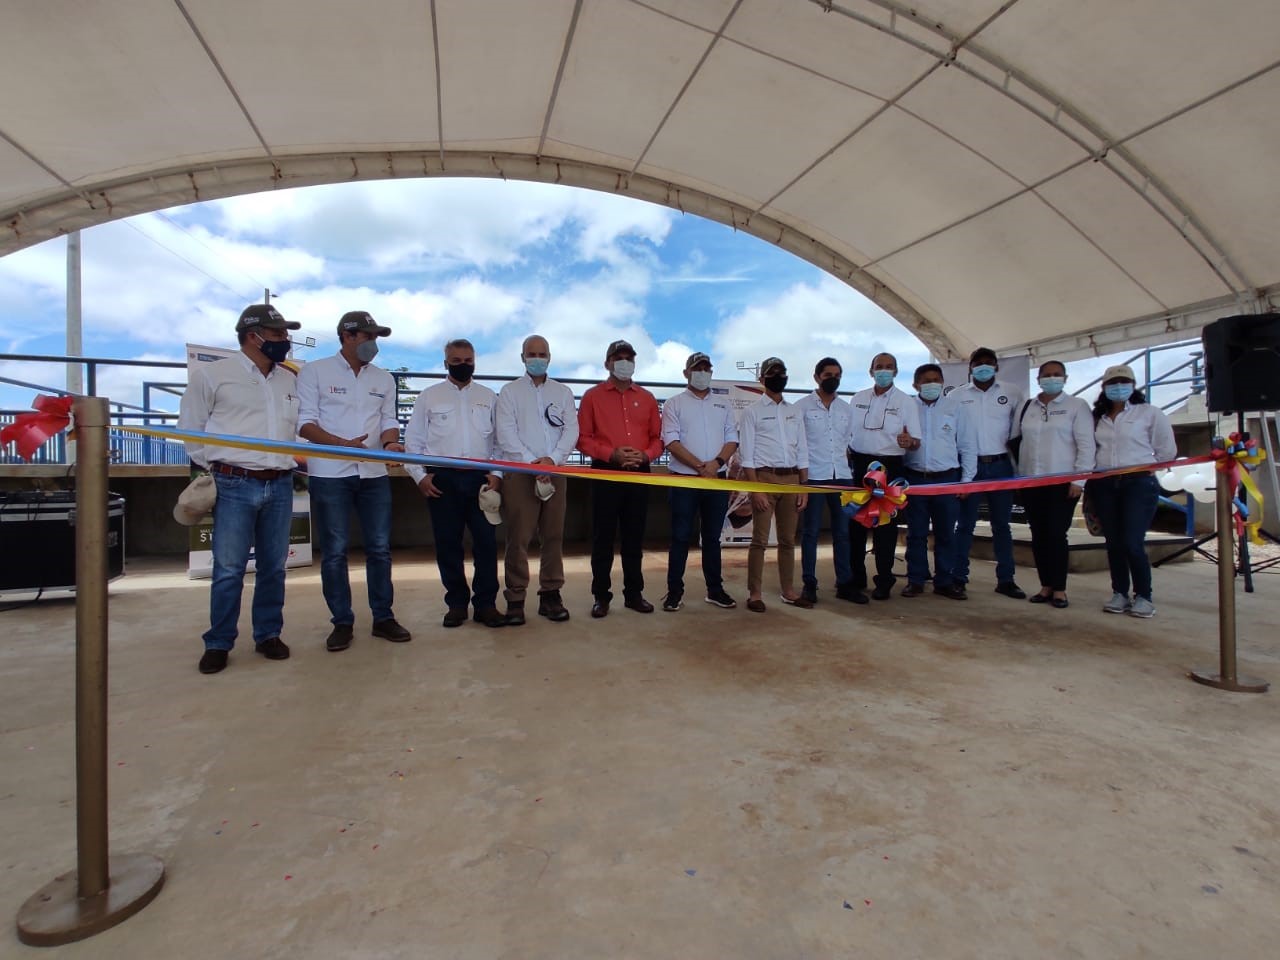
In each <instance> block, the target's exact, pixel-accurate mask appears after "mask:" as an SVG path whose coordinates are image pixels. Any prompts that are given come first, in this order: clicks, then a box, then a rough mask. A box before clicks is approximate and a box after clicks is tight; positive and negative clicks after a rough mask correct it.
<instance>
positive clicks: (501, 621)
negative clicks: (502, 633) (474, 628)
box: [471, 607, 507, 627]
mask: <svg viewBox="0 0 1280 960" xmlns="http://www.w3.org/2000/svg"><path fill="white" fill-rule="evenodd" d="M471 619H472V620H474V621H475V622H476V623H483V624H484V625H485V626H486V627H505V626H506V625H507V618H506V617H504V616H503V615H502V614H500V613H499V612H498V608H497V607H485V608H484V609H483V610H477V611H476V612H475V614H474V615H473V616H472V618H471Z"/></svg>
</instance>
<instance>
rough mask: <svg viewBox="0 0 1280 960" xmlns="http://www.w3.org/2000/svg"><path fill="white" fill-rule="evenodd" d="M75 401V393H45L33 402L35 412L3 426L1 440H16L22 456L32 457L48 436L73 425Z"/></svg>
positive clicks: (0, 442)
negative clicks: (61, 394)
mask: <svg viewBox="0 0 1280 960" xmlns="http://www.w3.org/2000/svg"><path fill="white" fill-rule="evenodd" d="M74 402H75V397H50V396H46V395H44V394H41V395H40V396H38V397H36V399H35V402H34V403H32V404H31V406H32V409H33V410H34V412H33V413H23V414H19V415H18V416H17V417H16V418H15V419H14V421H13V423H11V424H9V425H8V426H7V427H5V428H4V429H3V430H0V444H5V443H10V442H12V443H13V444H14V445H15V446H16V447H17V448H18V453H19V455H20V456H21V457H22V459H23V460H27V461H30V460H31V458H32V457H34V456H35V454H36V451H37V450H39V449H40V448H41V447H42V446H43V445H44V443H45V441H46V440H48V439H49V438H50V437H56V436H57V435H58V434H60V433H61V432H62V431H63V430H65V429H67V427H68V426H70V424H71V404H72V403H74Z"/></svg>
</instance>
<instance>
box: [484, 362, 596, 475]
mask: <svg viewBox="0 0 1280 960" xmlns="http://www.w3.org/2000/svg"><path fill="white" fill-rule="evenodd" d="M557 424H559V426H557ZM497 431H498V437H497V449H498V458H499V459H501V460H512V461H515V462H518V463H533V461H535V460H539V459H541V458H542V457H550V458H551V459H552V461H554V462H555V463H556V465H557V466H563V465H564V463H565V461H566V460H568V459H569V454H571V453H573V447H574V445H575V444H576V443H577V442H578V408H577V404H575V403H574V400H573V391H572V390H570V389H569V388H568V387H566V386H565V385H564V384H563V383H560V382H558V381H556V380H552V379H551V378H550V377H547V378H546V379H545V380H544V381H543V382H542V384H541V385H539V384H536V383H534V382H533V378H532V377H530V376H529V375H528V374H527V373H526V374H525V375H524V376H523V377H521V378H520V379H518V380H512V381H511V382H510V383H508V384H506V385H505V386H503V388H502V390H500V391H499V392H498V413H497Z"/></svg>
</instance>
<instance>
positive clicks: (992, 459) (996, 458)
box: [978, 453, 1009, 463]
mask: <svg viewBox="0 0 1280 960" xmlns="http://www.w3.org/2000/svg"><path fill="white" fill-rule="evenodd" d="M1008 459H1009V455H1008V454H1007V453H993V454H991V455H989V456H988V455H983V456H980V457H978V462H979V463H999V462H1000V461H1001V460H1008Z"/></svg>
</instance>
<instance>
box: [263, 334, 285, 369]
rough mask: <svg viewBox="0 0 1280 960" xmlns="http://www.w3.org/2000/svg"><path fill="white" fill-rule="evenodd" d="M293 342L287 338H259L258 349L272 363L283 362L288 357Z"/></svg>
mask: <svg viewBox="0 0 1280 960" xmlns="http://www.w3.org/2000/svg"><path fill="white" fill-rule="evenodd" d="M292 347H293V344H292V343H290V342H289V341H288V340H263V339H261V338H259V343H258V349H259V350H261V351H262V354H263V356H265V357H266V358H267V359H268V360H270V361H271V362H272V363H284V362H285V361H286V360H288V359H289V351H290V349H292Z"/></svg>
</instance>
